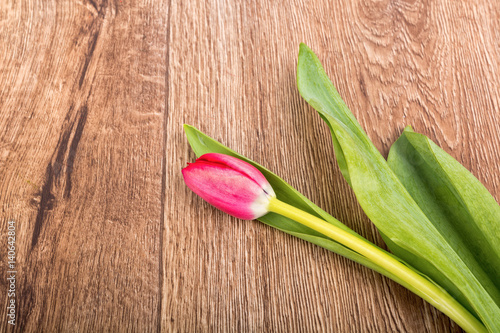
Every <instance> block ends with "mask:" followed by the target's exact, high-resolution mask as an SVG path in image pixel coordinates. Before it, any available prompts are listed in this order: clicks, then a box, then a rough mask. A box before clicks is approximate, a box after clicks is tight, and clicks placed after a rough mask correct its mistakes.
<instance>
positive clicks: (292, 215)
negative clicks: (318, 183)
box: [182, 153, 486, 332]
mask: <svg viewBox="0 0 500 333" xmlns="http://www.w3.org/2000/svg"><path fill="white" fill-rule="evenodd" d="M182 174H183V176H184V181H185V182H186V184H187V186H188V187H189V188H190V189H191V190H193V192H195V193H196V194H198V195H199V196H200V197H202V198H203V199H205V200H206V201H207V202H208V203H210V204H211V205H213V206H215V207H217V208H219V209H220V210H222V211H224V212H226V213H228V214H230V215H233V216H234V217H237V218H240V219H244V220H253V219H257V218H259V217H261V216H263V215H265V214H267V213H268V212H273V213H276V214H279V215H282V216H285V217H287V218H289V219H291V220H294V221H296V222H298V223H300V224H302V225H304V226H306V227H309V228H311V229H313V230H315V231H317V232H319V233H321V234H323V235H324V236H326V237H328V238H330V239H332V240H334V241H335V242H337V243H339V244H341V245H343V246H344V247H346V248H347V249H350V250H352V251H354V252H356V253H359V254H360V255H361V256H363V257H364V258H365V259H366V260H368V261H369V262H371V264H373V265H375V266H372V268H373V267H377V268H378V269H377V270H378V271H379V272H380V273H382V274H384V275H386V276H388V277H389V278H391V279H393V280H395V281H396V282H398V283H400V284H402V285H403V286H405V287H407V288H410V290H412V291H413V292H415V293H416V294H417V295H419V296H420V297H422V298H424V299H425V300H426V301H428V302H429V303H430V304H432V305H434V306H435V307H436V308H437V309H439V310H441V311H443V312H444V313H445V314H447V315H448V316H450V318H452V319H453V320H454V321H455V322H457V323H458V324H459V325H460V326H462V327H463V328H465V329H466V331H471V332H486V329H485V328H484V326H483V325H482V323H481V322H479V321H478V320H477V319H476V317H474V316H473V315H472V314H470V313H469V312H468V311H467V309H465V308H464V307H463V306H462V305H461V304H460V303H458V302H457V301H456V300H455V299H454V298H453V297H451V296H450V295H449V294H448V293H447V292H446V291H444V290H443V289H442V288H440V287H438V286H436V285H435V284H434V283H433V282H431V281H429V280H428V279H427V278H426V277H425V276H423V275H421V274H420V273H418V272H417V271H414V270H413V269H412V268H410V267H408V266H407V265H406V264H404V263H402V262H401V261H400V260H399V259H397V258H395V257H394V256H392V255H390V254H389V253H387V252H385V251H384V250H382V249H380V248H379V247H377V246H375V245H374V244H371V243H370V242H368V241H367V240H366V239H363V238H361V237H360V236H357V235H355V234H353V233H350V232H348V231H346V230H344V229H342V228H339V227H338V226H336V225H333V224H331V223H329V222H326V221H325V220H322V219H320V218H318V217H317V216H314V215H311V214H309V213H307V212H305V211H303V210H301V209H298V208H297V207H294V206H291V205H289V204H287V203H285V202H282V201H280V200H278V199H277V198H276V194H275V193H274V190H273V189H272V187H271V185H270V184H269V182H268V181H267V180H266V178H265V177H264V175H263V174H262V173H260V171H259V170H258V169H256V168H255V167H254V166H252V165H251V164H249V163H247V162H244V161H242V160H240V159H238V158H235V157H232V156H229V155H224V154H217V153H209V154H205V155H202V156H201V157H200V158H198V159H197V160H196V162H194V163H188V166H187V167H186V168H184V169H183V170H182ZM339 224H340V222H339Z"/></svg>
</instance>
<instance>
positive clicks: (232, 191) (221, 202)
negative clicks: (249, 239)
mask: <svg viewBox="0 0 500 333" xmlns="http://www.w3.org/2000/svg"><path fill="white" fill-rule="evenodd" d="M182 175H183V176H184V181H185V182H186V185H187V186H188V187H189V188H190V189H191V190H192V191H193V192H194V193H196V194H198V195H199V196H200V197H202V198H203V199H204V200H205V201H207V202H208V203H209V204H211V205H213V206H215V207H216V208H218V209H220V210H222V211H224V212H226V213H228V214H230V215H232V216H234V217H237V218H240V219H243V220H253V219H257V218H259V217H261V216H263V215H265V214H267V212H268V206H269V202H270V200H271V199H272V198H274V197H276V194H275V193H274V190H273V188H272V187H271V185H270V184H269V182H268V181H267V179H266V178H265V177H264V175H263V174H262V173H261V172H260V171H259V170H258V169H257V168H255V167H254V166H253V165H251V164H249V163H247V162H245V161H242V160H240V159H238V158H235V157H232V156H229V155H224V154H217V153H209V154H205V155H202V156H201V157H200V158H198V159H197V160H196V162H194V163H188V166H187V167H186V168H184V169H183V170H182Z"/></svg>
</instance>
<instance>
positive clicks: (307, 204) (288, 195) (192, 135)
mask: <svg viewBox="0 0 500 333" xmlns="http://www.w3.org/2000/svg"><path fill="white" fill-rule="evenodd" d="M184 130H185V132H186V136H187V138H188V141H189V144H190V145H191V148H192V149H193V151H194V152H195V154H196V156H198V157H199V156H201V155H203V154H206V153H221V154H226V155H231V156H234V157H237V158H239V159H242V160H244V161H246V162H248V163H250V164H252V165H253V166H255V167H256V168H257V169H259V170H260V171H261V172H262V173H263V174H264V176H265V177H266V178H267V180H268V181H269V183H270V184H271V186H272V187H273V189H274V191H275V192H276V196H277V197H278V199H280V200H281V201H283V202H286V203H288V204H290V205H292V206H295V207H297V208H300V209H302V210H304V211H306V212H308V213H310V214H312V215H315V216H317V217H319V218H321V219H323V220H325V221H327V222H329V223H331V224H333V225H335V226H337V227H339V228H342V229H344V230H346V231H348V232H349V233H351V234H352V235H355V236H356V237H358V238H360V239H362V240H363V241H365V242H367V243H370V242H369V241H368V240H366V239H365V238H363V237H361V236H360V235H358V234H357V233H356V232H354V231H353V230H352V229H350V228H348V227H347V226H346V225H344V224H343V223H341V222H339V221H338V220H337V219H335V218H334V217H332V216H331V215H329V214H328V213H326V212H325V211H324V210H322V209H321V208H319V207H318V206H316V205H315V204H313V203H312V202H311V201H310V200H308V199H307V198H306V197H304V196H303V195H302V194H300V193H299V192H298V191H297V190H295V189H294V188H293V187H291V186H290V185H289V184H287V183H286V182H285V181H284V180H283V179H281V178H280V177H278V176H277V175H275V174H274V173H272V172H271V171H269V170H268V169H266V168H264V167H263V166H261V165H259V164H257V163H255V162H254V161H251V160H249V159H248V158H246V157H244V156H242V155H240V154H238V153H236V152H235V151H233V150H231V149H229V148H227V147H225V146H224V145H222V144H220V143H219V142H217V141H215V140H214V139H212V138H210V137H209V136H207V135H206V134H204V133H202V132H200V131H199V130H198V129H196V128H194V127H192V126H190V125H184ZM259 220H260V221H261V222H263V223H265V224H267V225H269V226H271V227H274V228H276V229H279V230H281V231H283V232H286V233H288V234H290V235H293V236H296V237H298V238H301V239H303V240H306V241H308V242H311V243H313V244H316V245H318V246H321V247H323V248H325V249H327V250H329V251H332V252H335V253H337V254H340V255H342V256H344V257H346V258H348V259H351V260H353V261H355V262H357V263H359V264H361V265H363V266H366V267H368V268H370V269H373V270H375V271H376V272H379V273H381V274H383V275H385V276H387V277H389V278H390V279H392V280H394V281H396V282H397V283H399V284H401V285H403V286H404V287H406V288H408V289H410V290H413V287H412V286H410V285H408V284H407V283H406V282H405V281H402V280H401V279H400V278H399V277H397V276H394V275H392V274H391V273H389V272H387V271H386V270H385V269H383V268H381V267H379V266H378V265H376V264H374V263H373V262H371V261H370V260H368V259H366V258H365V257H364V256H362V255H360V254H358V253H357V252H354V251H352V250H350V249H349V248H347V247H345V246H343V245H341V244H339V243H337V242H335V241H332V240H331V239H330V238H328V237H326V236H324V235H322V234H320V233H318V232H316V231H314V230H312V229H310V228H308V227H305V226H303V225H302V224H300V223H298V222H295V221H294V220H291V219H289V218H287V217H284V216H281V215H278V214H274V213H268V214H266V215H264V216H262V217H261V218H259ZM396 259H398V258H396ZM398 260H399V259H398ZM419 274H420V273H419Z"/></svg>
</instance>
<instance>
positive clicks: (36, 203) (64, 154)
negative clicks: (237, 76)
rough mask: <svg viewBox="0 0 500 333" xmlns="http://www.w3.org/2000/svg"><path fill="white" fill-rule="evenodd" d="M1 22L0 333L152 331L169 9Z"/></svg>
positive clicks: (80, 6) (144, 7) (25, 8)
mask: <svg viewBox="0 0 500 333" xmlns="http://www.w3.org/2000/svg"><path fill="white" fill-rule="evenodd" d="M0 13H1V14H0V15H1V16H0V21H1V22H2V23H1V24H0V29H1V31H0V45H3V46H2V50H1V51H0V138H1V139H0V156H1V162H0V163H1V164H0V170H1V172H0V204H1V213H0V217H1V218H0V220H1V222H2V224H1V231H2V235H4V234H6V232H7V221H9V220H12V221H15V222H16V255H17V259H16V269H17V279H16V302H17V303H16V306H17V318H16V326H15V327H12V326H11V325H8V324H7V321H6V320H5V319H6V318H7V316H6V309H7V301H8V300H7V297H6V292H5V290H6V288H5V287H6V284H5V283H6V282H5V280H4V278H2V282H1V289H2V290H1V295H2V299H3V300H2V302H0V303H1V310H0V314H1V315H2V320H1V321H0V323H1V325H0V330H1V331H7V330H10V331H19V332H22V331H26V332H43V331H45V332H55V331H66V332H89V331H151V330H153V329H156V327H158V323H159V317H158V309H159V303H160V298H159V288H160V281H161V272H160V270H159V267H160V265H159V260H160V236H161V232H160V230H161V228H160V227H161V218H162V217H161V188H162V155H163V153H162V152H163V149H164V145H163V118H164V112H165V95H164V92H165V81H164V80H165V71H166V64H165V54H166V29H165V25H166V21H165V18H166V16H167V10H166V7H165V5H164V4H163V3H160V2H157V3H149V2H140V1H126V2H122V1H116V2H108V1H103V2H99V1H83V2H82V1H80V2H55V1H53V2H45V1H44V2H27V1H19V2H8V3H4V4H2V5H1V10H0ZM4 46H5V47H4ZM2 240H4V238H3V237H2ZM0 253H1V255H0V257H1V258H2V262H1V263H0V265H1V267H2V276H4V274H3V272H5V269H6V261H5V260H4V258H6V253H7V251H6V246H5V244H2V246H1V247H0ZM13 328H14V329H13Z"/></svg>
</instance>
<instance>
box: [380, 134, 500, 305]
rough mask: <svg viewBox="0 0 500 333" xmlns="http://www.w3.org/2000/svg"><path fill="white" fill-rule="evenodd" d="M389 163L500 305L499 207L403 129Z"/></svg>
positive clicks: (456, 166)
mask: <svg viewBox="0 0 500 333" xmlns="http://www.w3.org/2000/svg"><path fill="white" fill-rule="evenodd" d="M387 162H388V164H389V166H390V167H391V169H392V170H393V171H394V173H395V174H396V175H397V177H398V178H399V180H400V181H401V182H402V183H403V185H404V186H405V188H406V190H407V191H408V192H409V193H410V195H411V196H412V198H413V199H414V200H415V201H416V203H417V204H418V205H419V207H420V208H421V209H422V211H423V212H424V213H425V215H427V217H429V220H430V221H431V222H432V223H433V224H434V226H435V227H436V229H437V230H438V231H439V232H440V233H441V234H442V235H446V239H447V240H448V243H449V244H450V245H451V246H452V247H453V249H454V250H455V252H457V253H459V255H460V257H461V258H462V260H463V261H464V263H465V264H466V265H467V266H468V267H469V268H470V270H471V271H472V272H473V274H474V276H475V277H476V279H477V280H478V281H479V282H480V283H481V284H482V285H483V286H484V287H485V289H486V290H488V292H489V294H490V295H491V296H492V297H493V298H494V300H495V302H496V303H497V304H500V292H499V290H500V206H499V205H498V203H497V202H496V201H495V199H494V198H493V196H492V195H491V194H490V193H489V192H488V190H487V189H486V188H485V187H484V186H483V185H482V184H481V183H480V182H479V180H477V179H476V178H475V177H474V176H473V175H472V174H471V173H470V172H469V171H468V170H467V169H466V168H464V167H463V166H462V165H461V164H460V163H458V162H457V161H456V160H455V159H454V158H453V157H451V156H450V155H448V154H447V153H446V152H445V151H444V150H442V149H441V148H440V147H438V146H437V145H436V144H435V143H434V142H432V141H431V140H430V139H429V138H427V137H426V136H425V135H422V134H418V133H415V132H413V130H412V129H411V127H407V128H406V129H405V131H404V132H403V134H402V135H401V137H400V138H399V139H398V140H397V141H396V142H395V143H394V145H393V146H392V147H391V151H390V153H389V158H388V161H387Z"/></svg>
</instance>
